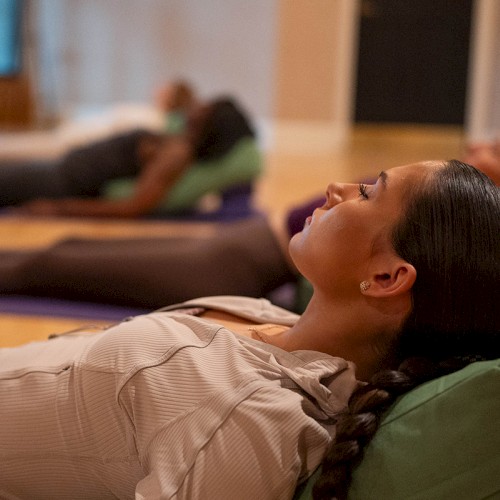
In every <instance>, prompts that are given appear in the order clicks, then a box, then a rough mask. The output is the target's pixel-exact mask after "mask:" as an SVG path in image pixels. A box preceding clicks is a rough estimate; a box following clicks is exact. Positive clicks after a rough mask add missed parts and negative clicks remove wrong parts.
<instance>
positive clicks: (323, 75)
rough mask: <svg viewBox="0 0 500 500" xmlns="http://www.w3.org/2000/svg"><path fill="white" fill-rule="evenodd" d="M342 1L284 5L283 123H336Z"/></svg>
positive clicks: (279, 111)
mask: <svg viewBox="0 0 500 500" xmlns="http://www.w3.org/2000/svg"><path fill="white" fill-rule="evenodd" d="M338 7H339V3H338V2H332V1H331V0H315V2H314V6H311V2H310V1H309V0H294V1H292V2H290V1H289V0H280V2H279V11H278V19H279V28H278V34H277V35H278V47H277V57H276V61H277V63H276V83H275V88H276V90H275V92H276V99H275V116H276V118H277V119H283V120H326V121H329V120H332V119H334V118H335V109H333V106H332V102H333V95H332V92H333V89H334V88H335V65H336V63H337V61H336V55H337V54H336V49H337V47H336V44H335V42H336V39H337V37H338V20H339V15H338Z"/></svg>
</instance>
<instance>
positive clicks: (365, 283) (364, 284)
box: [359, 281, 371, 292]
mask: <svg viewBox="0 0 500 500" xmlns="http://www.w3.org/2000/svg"><path fill="white" fill-rule="evenodd" d="M370 286H371V284H370V282H369V281H362V282H361V283H360V284H359V289H360V290H361V291H362V292H366V291H367V290H368V288H370Z"/></svg>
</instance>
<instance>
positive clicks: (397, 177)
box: [290, 162, 442, 297]
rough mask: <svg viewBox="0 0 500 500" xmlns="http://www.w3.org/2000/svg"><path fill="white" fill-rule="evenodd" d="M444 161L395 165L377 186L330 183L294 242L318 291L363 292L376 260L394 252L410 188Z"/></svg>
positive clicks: (303, 267) (292, 251)
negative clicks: (397, 226) (393, 232)
mask: <svg viewBox="0 0 500 500" xmlns="http://www.w3.org/2000/svg"><path fill="white" fill-rule="evenodd" d="M441 166H442V164H441V163H438V162H425V163H417V164H412V165H407V166H403V167H397V168H392V169H390V170H387V171H386V172H382V173H381V174H380V176H379V178H378V180H377V182H376V184H374V185H363V184H361V185H359V184H338V183H335V184H330V185H329V186H328V189H327V192H326V201H325V204H324V205H323V206H322V207H320V208H317V209H316V210H315V211H314V213H313V215H312V216H311V217H308V218H307V220H306V222H305V224H304V229H303V230H302V231H301V232H300V233H297V234H296V235H295V236H294V237H293V238H292V239H291V241H290V255H291V257H292V259H293V260H294V262H295V265H296V266H297V268H298V269H299V271H300V272H301V273H302V274H303V275H304V276H305V277H306V278H308V279H309V281H310V282H311V283H312V284H313V286H314V288H315V289H316V290H323V292H326V293H329V294H332V293H333V294H338V295H341V296H344V297H345V296H346V293H356V294H359V283H360V282H361V281H362V280H364V279H367V278H369V276H367V272H368V269H369V268H370V264H373V262H375V261H374V259H379V257H380V255H384V253H387V252H389V253H391V252H392V253H394V250H393V248H392V245H391V243H390V234H391V229H392V228H393V226H394V224H395V223H396V221H397V220H398V219H399V217H400V214H401V212H402V210H403V208H404V206H405V203H406V200H405V195H406V193H408V192H411V189H412V188H413V187H415V186H417V185H419V184H420V183H422V182H423V181H424V179H425V178H426V177H427V176H428V175H429V174H432V172H434V171H435V170H436V169H437V168H440V167H441ZM379 260H380V259H379ZM377 262H378V261H377ZM371 268H372V269H373V266H371Z"/></svg>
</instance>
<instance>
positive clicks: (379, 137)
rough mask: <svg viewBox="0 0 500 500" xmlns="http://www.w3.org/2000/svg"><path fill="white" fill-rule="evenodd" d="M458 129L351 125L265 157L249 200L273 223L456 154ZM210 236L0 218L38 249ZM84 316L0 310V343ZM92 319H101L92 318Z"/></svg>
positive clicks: (162, 227) (8, 235) (70, 324)
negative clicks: (390, 174) (385, 173)
mask: <svg viewBox="0 0 500 500" xmlns="http://www.w3.org/2000/svg"><path fill="white" fill-rule="evenodd" d="M463 146H464V143H463V134H462V130H461V129H460V128H457V127H441V126H406V127H396V126H357V127H356V128H355V129H354V130H353V132H352V134H351V137H350V138H349V140H348V141H346V143H345V144H343V145H339V146H338V147H337V148H336V149H334V150H332V151H330V152H328V153H322V154H319V153H318V154H310V155H306V154H284V153H277V152H269V153H267V154H266V169H265V174H264V175H263V177H262V179H261V181H260V182H259V184H258V187H257V192H256V197H255V203H256V205H258V206H259V207H260V208H261V209H262V210H264V211H266V212H267V213H269V215H270V216H271V217H272V218H273V220H279V219H280V217H281V216H282V215H283V213H284V212H286V210H287V209H288V208H289V207H291V206H293V205H296V204H299V203H301V202H303V201H307V200H308V199H310V198H311V197H313V196H318V195H320V194H322V193H324V191H325V189H326V186H327V185H328V183H329V182H332V181H343V182H349V181H353V182H356V181H358V180H360V179H362V178H365V177H370V176H376V175H378V173H379V172H380V171H381V170H383V169H387V168H391V167H394V166H398V165H404V164H408V163H412V162H415V161H420V160H431V159H451V158H460V157H461V156H462V151H463ZM186 230H187V231H193V232H196V234H197V235H203V234H206V235H210V232H211V227H210V226H209V225H199V224H193V225H191V226H189V227H188V229H186V227H185V226H184V227H183V228H182V229H180V228H179V225H178V224H171V223H170V224H167V223H162V222H151V223H144V222H141V223H133V222H123V221H88V220H82V221H78V222H75V220H74V219H72V220H58V221H47V220H42V219H38V220H37V219H34V218H32V219H26V218H19V217H18V218H15V217H3V218H1V219H0V245H1V246H2V247H3V248H30V247H34V246H43V245H46V244H49V243H51V242H54V241H56V240H58V239H60V238H62V237H68V236H75V235H79V236H89V237H99V238H102V237H119V236H128V237H130V236H132V235H137V236H161V235H162V234H173V233H174V232H175V231H186ZM85 323H88V321H82V320H78V319H74V318H49V317H27V316H23V317H20V316H13V315H2V314H0V346H12V345H17V344H21V343H24V342H27V341H30V340H38V339H45V338H47V335H49V334H51V333H56V332H62V331H65V330H69V329H73V328H77V327H79V326H81V325H82V324H85ZM92 323H93V324H96V323H97V324H103V323H102V321H101V322H92Z"/></svg>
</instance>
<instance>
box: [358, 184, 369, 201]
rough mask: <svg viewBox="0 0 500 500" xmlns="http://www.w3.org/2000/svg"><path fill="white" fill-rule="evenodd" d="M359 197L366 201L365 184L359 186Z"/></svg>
mask: <svg viewBox="0 0 500 500" xmlns="http://www.w3.org/2000/svg"><path fill="white" fill-rule="evenodd" d="M359 195H360V196H362V197H363V198H364V199H365V200H367V199H368V192H367V190H366V184H359Z"/></svg>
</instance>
